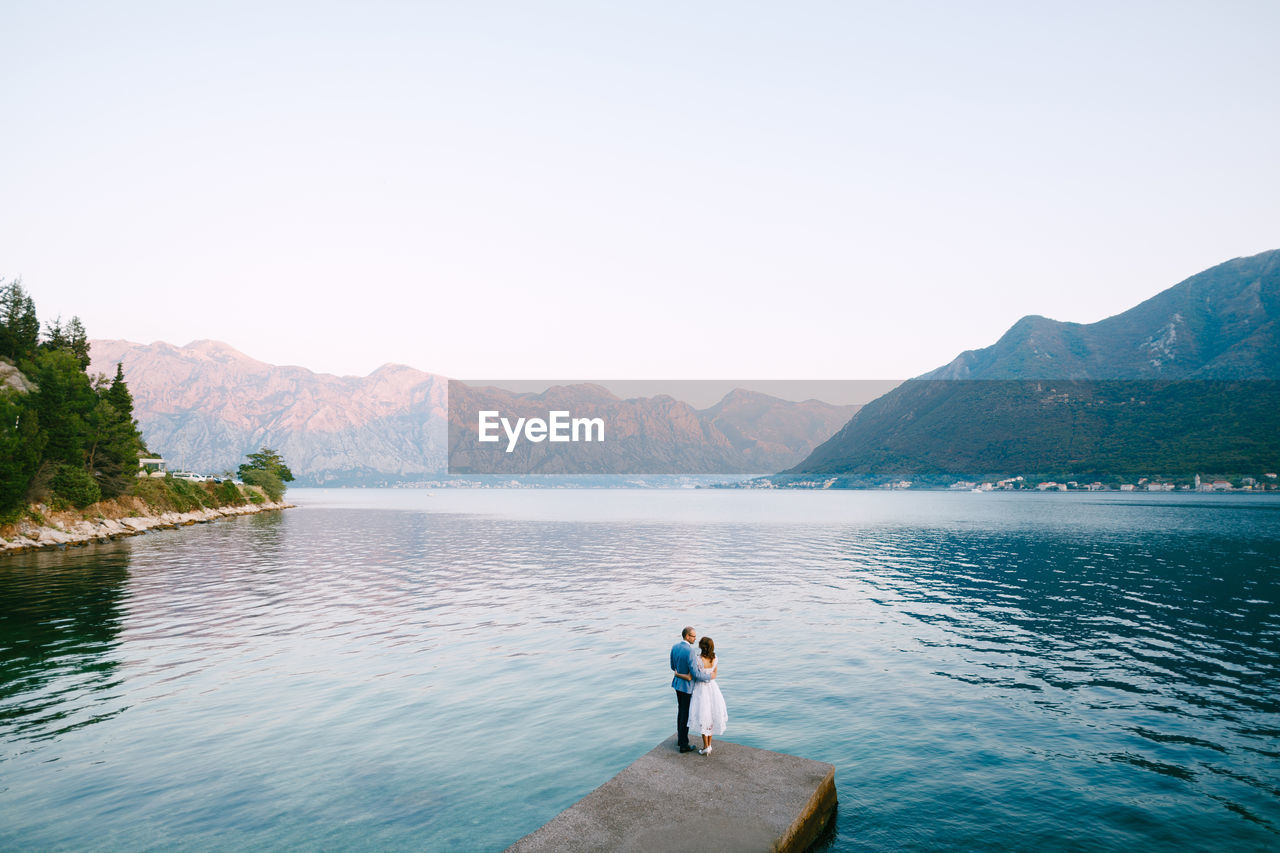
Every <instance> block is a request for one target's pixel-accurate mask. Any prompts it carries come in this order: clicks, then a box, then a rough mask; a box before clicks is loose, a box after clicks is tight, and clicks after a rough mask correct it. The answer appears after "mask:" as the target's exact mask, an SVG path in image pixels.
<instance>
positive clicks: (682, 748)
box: [680, 743, 693, 752]
mask: <svg viewBox="0 0 1280 853" xmlns="http://www.w3.org/2000/svg"><path fill="white" fill-rule="evenodd" d="M680 751H681V752H693V747H691V746H689V744H687V743H686V744H685V745H684V746H682V747H680Z"/></svg>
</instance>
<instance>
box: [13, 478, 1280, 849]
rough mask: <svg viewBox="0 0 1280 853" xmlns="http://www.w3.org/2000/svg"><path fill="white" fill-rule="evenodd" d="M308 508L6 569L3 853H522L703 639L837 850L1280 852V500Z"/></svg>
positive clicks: (645, 728) (662, 501)
mask: <svg viewBox="0 0 1280 853" xmlns="http://www.w3.org/2000/svg"><path fill="white" fill-rule="evenodd" d="M297 496H298V497H297V499H298V500H299V502H300V503H302V504H303V506H302V507H301V508H300V509H297V510H291V511H289V512H286V513H283V514H267V515H261V516H251V517H245V518H241V519H237V520H234V521H228V522H220V523H218V524H212V525H205V526H200V527H194V528H187V529H184V530H180V531H170V532H165V533H160V534H155V535H150V536H146V537H140V538H136V539H132V540H129V541H128V542H127V543H122V544H120V545H113V546H102V547H99V546H94V547H91V548H86V549H79V550H74V551H66V552H59V553H56V554H43V555H38V556H28V557H20V558H17V559H15V558H8V560H7V561H5V562H0V602H3V611H0V656H2V657H0V665H2V666H3V670H0V726H3V728H2V729H0V732H2V734H0V743H2V747H3V751H0V848H6V849H7V848H20V847H37V848H43V847H52V848H58V847H62V848H78V847H83V846H86V845H88V846H103V847H113V848H116V847H124V848H131V849H132V848H140V847H141V848H145V847H164V846H183V847H197V848H221V849H244V848H251V847H285V848H344V849H345V848H352V849H501V848H502V847H504V846H505V845H507V844H509V843H510V842H511V841H513V840H514V839H515V838H517V837H519V836H520V835H522V834H524V833H526V832H528V831H530V830H532V829H534V828H536V827H537V826H539V825H541V824H542V823H543V822H545V821H546V820H548V819H549V818H550V817H552V816H553V815H554V814H556V813H557V812H558V811H559V810H560V809H562V808H564V807H565V806H567V805H568V804H570V803H572V802H573V801H575V800H576V799H578V798H579V797H581V796H583V795H584V794H585V793H586V792H588V791H589V790H591V789H592V788H594V787H595V786H597V785H598V784H600V783H601V782H603V781H604V780H605V779H607V778H609V777H610V776H611V775H613V774H614V773H616V772H617V771H618V770H620V769H621V768H622V767H624V766H625V765H626V764H628V763H629V762H630V761H632V760H633V759H634V758H635V757H637V756H638V755H640V754H641V753H643V752H644V751H646V750H648V749H649V748H650V747H651V746H652V745H653V744H654V743H656V742H657V741H658V740H660V739H662V738H663V737H665V736H666V735H667V734H668V729H669V728H670V727H671V725H672V717H673V716H674V710H675V709H674V701H673V700H672V697H671V691H670V689H669V687H668V686H667V685H668V684H669V675H668V673H667V672H666V663H665V656H666V649H667V648H668V647H669V645H670V643H671V642H672V641H673V640H674V636H675V634H676V633H678V631H679V628H680V626H682V625H683V624H686V623H693V624H695V625H696V626H698V628H699V629H700V632H701V633H702V634H704V635H709V636H712V637H714V638H715V640H716V643H717V647H718V649H719V651H720V652H721V659H722V688H723V690H724V692H725V696H726V700H727V702H728V703H729V705H730V716H731V726H732V728H731V731H730V732H728V733H726V737H728V738H730V739H732V740H737V741H740V742H743V743H748V744H751V745H754V746H760V747H764V748H769V749H778V750H782V751H786V752H793V753H796V754H800V755H805V756H808V757H812V758H817V759H821V760H825V761H830V762H832V763H834V764H835V765H836V767H837V784H838V787H839V791H840V798H841V806H840V810H839V814H838V821H837V826H836V832H835V834H834V837H833V838H832V839H831V840H830V843H829V847H830V849H833V850H854V849H896V848H907V849H964V850H968V849H981V848H989V847H1013V848H1015V849H1104V850H1122V849H1128V848H1140V849H1169V850H1174V849H1186V848H1187V847H1192V848H1198V849H1275V848H1276V847H1277V846H1278V845H1280V829H1278V827H1280V746H1278V741H1277V734H1280V708H1278V707H1277V699H1276V696H1277V695H1280V677H1278V676H1280V647H1278V645H1280V578H1278V577H1277V573H1276V567H1277V566H1280V512H1277V511H1276V508H1277V507H1280V502H1275V501H1268V500H1267V499H1265V498H1250V499H1243V500H1242V499H1232V500H1228V499H1223V500H1216V499H1204V498H1199V497H1192V496H1154V497H1152V498H1141V499H1137V500H1134V499H1130V498H1127V497H1126V498H1125V499H1123V500H1116V499H1115V498H1110V499H1107V498H1106V497H1104V498H1102V499H1096V498H1090V497H1086V496H1076V495H1062V496H1046V495H1012V496H997V495H982V496H970V495H967V494H965V495H947V494H917V495H911V494H870V493H853V494H848V493H846V494H830V493H827V494H768V493H714V492H713V493H708V492H662V493H652V492H634V493H626V492H623V493H619V492H609V493H602V492H542V493H538V492H489V493H478V492H475V493H451V494H450V493H445V494H437V495H433V496H428V495H426V494H425V493H421V492H416V493H415V492H336V491H335V492H310V493H308V492H305V491H299V492H298V493H297ZM1175 498H1176V499H1175Z"/></svg>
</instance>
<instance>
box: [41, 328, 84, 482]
mask: <svg viewBox="0 0 1280 853" xmlns="http://www.w3.org/2000/svg"><path fill="white" fill-rule="evenodd" d="M32 374H33V375H32V379H33V380H35V383H36V386H37V387H38V388H39V390H38V391H36V392H35V393H34V394H33V397H34V404H35V409H36V411H37V412H38V413H39V415H40V428H41V430H42V431H43V432H44V433H45V434H46V435H47V436H48V442H47V444H46V445H45V449H44V455H45V458H46V459H47V460H49V461H52V462H54V463H56V464H63V465H75V466H79V467H84V465H85V461H86V450H87V445H88V436H89V423H88V421H89V417H90V416H91V414H92V413H93V410H94V409H95V408H96V407H97V405H98V395H97V394H96V393H94V390H93V383H92V382H90V380H89V377H88V376H87V375H85V372H84V371H83V370H82V369H81V368H80V361H79V359H78V358H77V357H76V355H75V354H74V353H72V352H71V351H70V350H66V349H47V350H42V351H41V352H39V353H38V354H37V355H36V358H35V361H34V367H33V370H32Z"/></svg>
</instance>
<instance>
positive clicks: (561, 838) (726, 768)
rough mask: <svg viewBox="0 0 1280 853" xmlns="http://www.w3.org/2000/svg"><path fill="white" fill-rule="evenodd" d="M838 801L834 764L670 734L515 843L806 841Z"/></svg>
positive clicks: (796, 844)
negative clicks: (684, 741) (700, 745)
mask: <svg viewBox="0 0 1280 853" xmlns="http://www.w3.org/2000/svg"><path fill="white" fill-rule="evenodd" d="M835 805H836V791H835V768H834V767H833V766H832V765H830V764H824V763H823V762H820V761H811V760H809V759H807V758H799V757H797V756H794V755H786V754H784V753H781V752H769V751H768V750H763V749H753V748H752V747H749V746H742V745H741V744H736V743H730V742H728V741H720V740H717V741H716V742H715V743H714V749H713V750H712V753H711V755H709V756H703V755H699V754H698V753H696V752H690V753H685V754H683V755H682V754H680V753H679V752H678V751H677V749H676V739H675V735H672V736H671V737H670V738H668V739H667V740H666V741H664V742H662V743H661V744H659V745H658V746H657V747H655V748H654V749H652V750H650V751H649V752H648V753H646V754H645V755H643V756H641V757H640V758H638V759H637V760H636V761H634V762H632V763H631V764H630V765H629V766H627V767H626V768H625V769H624V770H623V771H622V772H621V773H619V774H618V775H617V776H614V777H613V778H612V779H610V780H609V781H608V782H605V783H604V784H603V785H601V786H600V787H599V788H596V789H595V790H594V791H592V792H591V793H590V794H588V795H587V796H586V797H583V798H582V799H581V800H579V801H578V802H577V803H575V804H573V805H572V806H570V807H569V808H568V809H565V810H564V811H563V812H561V813H560V814H559V815H557V816H556V817H554V818H552V820H551V821H550V822H549V823H547V824H546V825H545V826H543V827H542V828H541V829H539V830H537V831H535V832H532V833H530V834H529V835H526V836H525V837H524V838H521V839H520V840H519V841H517V842H516V843H515V844H513V845H512V846H511V847H509V848H508V850H509V851H514V853H535V851H552V850H555V851H588V850H590V851H596V850H610V851H614V850H616V851H635V853H640V851H645V852H646V853H649V851H652V853H665V851H672V853H674V852H675V851H682V852H683V851H708V853H710V851H716V853H719V851H764V850H779V851H792V850H803V849H805V847H807V846H808V845H809V844H811V843H812V842H813V840H814V838H816V837H817V835H818V833H819V832H820V831H821V829H822V827H823V826H824V825H825V823H826V822H827V821H828V820H829V819H830V818H831V815H832V812H833V810H834V808H835Z"/></svg>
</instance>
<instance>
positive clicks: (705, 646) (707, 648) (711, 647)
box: [698, 637, 716, 660]
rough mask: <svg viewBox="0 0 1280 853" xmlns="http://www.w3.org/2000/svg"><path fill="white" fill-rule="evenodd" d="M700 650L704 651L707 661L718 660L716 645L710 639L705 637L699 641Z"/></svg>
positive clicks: (703, 654)
mask: <svg viewBox="0 0 1280 853" xmlns="http://www.w3.org/2000/svg"><path fill="white" fill-rule="evenodd" d="M698 648H699V649H701V650H702V656H703V657H704V658H706V659H707V660H715V659H716V644H715V643H713V642H711V638H710V637H703V638H702V639H701V640H699V641H698Z"/></svg>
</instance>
